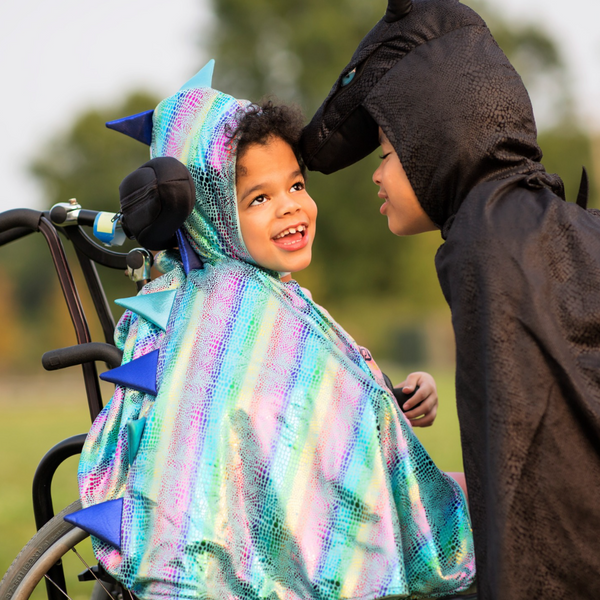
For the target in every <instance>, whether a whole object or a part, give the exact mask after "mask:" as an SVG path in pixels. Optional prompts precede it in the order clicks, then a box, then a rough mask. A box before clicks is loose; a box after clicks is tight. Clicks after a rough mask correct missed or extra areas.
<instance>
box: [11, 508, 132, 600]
mask: <svg viewBox="0 0 600 600" xmlns="http://www.w3.org/2000/svg"><path fill="white" fill-rule="evenodd" d="M80 509H81V502H80V501H79V500H77V501H76V502H73V504H71V505H69V506H67V508H65V509H64V510H63V511H61V512H60V513H59V514H58V515H56V516H55V517H54V518H53V519H52V520H51V521H49V522H48V523H46V525H44V527H42V528H41V529H40V530H39V531H38V532H37V533H36V534H35V535H34V536H33V537H32V538H31V540H30V541H29V542H28V544H27V545H26V546H25V547H24V548H23V550H21V552H20V553H19V555H18V556H17V558H15V560H14V561H13V563H12V565H11V566H10V567H9V569H8V571H7V572H6V574H5V575H4V577H3V579H2V581H1V582H0V600H26V599H27V598H39V599H42V598H47V597H49V596H47V595H46V589H45V585H44V583H42V582H44V581H46V582H48V580H49V579H50V582H49V584H48V585H49V588H50V589H53V593H52V595H53V596H54V597H55V598H57V597H60V598H63V599H70V600H79V599H82V600H83V599H89V598H91V600H111V599H112V600H122V599H124V600H129V593H128V592H125V594H124V593H123V589H122V588H121V586H120V585H119V584H118V583H117V582H116V581H115V580H114V579H112V578H108V577H106V576H104V577H102V576H101V579H99V578H98V577H97V576H96V574H95V573H94V571H95V570H96V569H95V568H93V567H90V566H88V564H89V561H86V559H85V558H84V557H83V555H86V554H87V556H90V555H91V548H89V547H88V548H87V549H84V548H82V547H81V546H82V545H85V544H81V542H84V540H86V539H87V538H88V537H89V534H88V533H87V532H85V531H83V530H82V529H79V527H76V526H75V525H72V524H71V523H67V522H66V521H64V519H63V518H64V516H65V515H67V514H70V513H72V512H75V511H77V510H80ZM78 544H80V546H79V547H78ZM87 546H90V544H89V542H87ZM71 551H72V553H73V554H74V555H76V557H77V559H76V560H73V559H72V558H70V557H69V560H70V561H71V564H70V565H69V567H70V569H71V570H73V568H74V570H75V572H77V571H80V570H83V573H81V574H80V575H79V576H76V575H73V576H72V577H71V578H69V576H68V575H67V578H66V579H67V581H69V584H70V585H69V589H68V590H66V589H63V588H64V587H65V585H64V583H61V582H58V583H57V582H55V581H54V580H52V579H51V578H49V577H48V576H47V572H48V570H49V569H51V568H52V567H53V566H54V565H55V564H57V563H59V562H67V560H66V559H67V555H68V554H70V553H71ZM63 558H64V559H65V560H64V561H63ZM78 579H79V581H85V582H93V585H92V584H91V583H79V582H78V581H77V580H78ZM73 580H74V581H75V582H77V583H78V585H77V589H76V590H73V589H71V587H72V584H71V581H73Z"/></svg>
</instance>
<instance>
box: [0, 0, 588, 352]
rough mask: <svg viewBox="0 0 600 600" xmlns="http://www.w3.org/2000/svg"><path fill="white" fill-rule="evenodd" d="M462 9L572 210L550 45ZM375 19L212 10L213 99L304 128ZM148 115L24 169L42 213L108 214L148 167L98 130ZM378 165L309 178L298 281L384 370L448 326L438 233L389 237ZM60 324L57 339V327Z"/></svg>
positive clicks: (121, 139) (39, 313)
mask: <svg viewBox="0 0 600 600" xmlns="http://www.w3.org/2000/svg"><path fill="white" fill-rule="evenodd" d="M470 3H471V4H473V7H474V8H475V9H476V10H477V11H478V12H480V13H482V14H483V15H484V17H485V18H486V20H487V22H488V24H489V25H490V28H491V30H492V32H493V33H494V34H495V36H496V37H497V39H498V41H499V44H500V45H501V47H502V48H503V49H504V50H505V52H506V53H507V55H508V56H509V58H510V59H511V60H512V61H513V62H515V64H516V66H517V68H518V69H519V71H520V72H521V74H522V76H523V79H524V81H525V83H526V85H527V87H528V89H530V91H531V92H532V95H533V97H534V102H536V101H537V100H536V99H538V98H541V99H542V100H543V99H544V98H545V97H546V96H547V97H549V98H551V100H552V101H551V102H549V103H546V108H547V110H548V111H549V112H550V114H551V115H552V118H551V119H545V120H544V122H546V121H547V122H550V123H552V122H556V123H558V124H557V125H556V126H553V127H552V128H546V129H545V130H544V131H543V133H542V135H541V137H540V144H541V146H542V149H543V151H544V164H545V165H546V167H547V168H548V170H549V171H551V172H558V173H560V174H561V176H562V177H563V179H564V180H565V185H566V189H567V197H568V198H569V199H571V200H574V198H575V196H576V193H577V189H578V185H579V179H580V174H581V164H586V165H589V166H592V165H591V160H590V148H589V142H588V139H587V136H586V135H585V134H584V133H581V132H579V131H577V129H576V128H575V127H574V126H573V118H572V114H571V104H570V100H569V98H568V86H567V85H565V84H564V82H565V79H566V74H565V69H564V65H563V64H562V62H561V60H560V56H559V54H558V52H557V49H556V47H555V45H554V44H553V42H552V40H551V39H550V38H548V36H546V35H545V34H544V33H543V32H542V31H540V30H539V29H536V28H534V27H531V26H522V25H520V24H516V25H515V24H513V23H507V22H506V21H504V20H503V19H502V18H500V17H499V16H498V15H497V14H494V13H493V12H491V11H490V9H489V6H488V5H486V4H482V3H481V2H477V0H472V2H470ZM384 10H385V2H384V1H383V0H382V1H381V2H373V3H371V2H364V1H362V0H330V1H329V2H322V1H320V0H306V1H305V2H302V3H296V4H290V3H289V2H285V1H284V0H257V1H256V2H253V3H248V2H246V0H214V12H215V27H214V29H213V37H212V39H210V40H209V46H210V48H209V50H210V51H211V54H212V55H213V56H215V57H216V59H217V66H216V70H215V83H214V85H215V87H216V88H218V89H223V90H225V91H227V92H228V93H231V94H233V95H235V96H237V97H246V98H249V99H251V100H254V101H257V100H259V99H260V98H261V97H262V96H264V95H267V94H271V93H276V95H277V97H278V98H279V99H280V100H281V101H283V102H290V101H294V102H297V103H299V104H300V105H301V106H302V108H303V109H304V110H305V113H306V114H307V115H311V114H312V113H313V112H314V110H315V109H316V108H317V107H318V106H319V105H320V103H321V102H322V100H323V98H324V97H325V96H326V95H327V94H328V92H329V90H330V88H331V86H332V85H333V83H334V81H335V80H336V78H337V76H338V74H339V73H340V72H341V71H342V69H343V68H344V66H345V65H346V64H347V63H348V61H349V60H350V57H351V56H352V53H353V51H354V49H355V48H356V46H357V45H358V43H359V42H360V40H361V39H362V37H363V36H364V35H365V34H366V33H367V31H368V30H369V29H370V28H371V27H372V26H373V25H374V24H375V23H376V22H377V21H378V20H379V19H380V18H381V16H382V15H383V12H384ZM156 104H157V99H156V98H152V97H150V96H147V95H145V94H143V93H140V94H135V95H133V96H131V97H130V98H128V99H127V100H126V101H125V102H124V103H122V104H121V105H115V106H112V107H107V108H98V109H94V110H91V111H89V112H87V113H85V114H82V115H80V116H79V117H78V118H77V119H76V120H75V121H74V123H73V125H72V127H71V128H69V129H68V130H67V131H65V132H63V133H62V134H60V135H59V136H57V137H56V139H54V140H51V141H49V142H48V143H47V144H46V145H45V146H44V147H43V148H42V150H41V151H40V153H39V155H38V156H37V157H36V158H35V159H34V160H33V162H32V174H33V176H35V177H36V178H37V179H38V181H39V182H40V183H41V184H42V186H43V188H44V190H45V191H46V196H47V204H46V205H47V206H48V207H49V206H51V205H52V204H54V203H55V202H60V201H65V200H67V199H69V198H71V197H77V198H78V200H79V201H80V202H81V203H82V204H83V205H84V206H85V207H89V208H95V209H105V210H111V211H116V210H118V191H117V190H118V185H119V183H120V181H121V180H122V178H123V177H124V176H125V175H127V174H128V173H129V172H131V171H132V170H133V169H135V168H136V167H138V166H139V165H140V164H142V163H143V162H145V161H146V160H147V159H148V149H147V148H146V147H145V146H144V145H142V144H140V143H139V142H136V141H135V140H132V139H130V138H127V137H125V136H123V135H120V134H117V133H115V132H113V131H109V130H107V129H105V127H104V122H105V121H107V120H110V119H114V118H118V117H121V116H125V115H129V114H134V113H136V112H140V111H142V110H146V109H148V108H152V107H154V106H155V105H156ZM542 104H543V102H542ZM542 112H543V111H542ZM377 162H378V161H377V158H376V156H374V155H373V156H370V157H367V159H365V160H364V161H361V162H360V163H359V164H356V165H354V166H352V167H350V168H348V169H344V170H343V171H341V172H338V173H335V174H333V175H330V176H323V175H321V174H319V173H311V174H310V176H309V181H308V186H309V192H310V193H311V194H312V196H313V197H314V198H315V200H316V202H317V204H318V206H319V219H318V224H319V226H318V234H317V238H316V242H315V249H314V250H315V252H314V256H315V259H314V261H313V264H312V265H311V267H310V268H309V269H308V270H307V271H306V272H305V273H302V274H300V275H299V277H298V279H299V280H300V282H301V283H303V284H304V285H306V286H307V287H309V288H310V289H311V290H312V291H313V294H314V297H315V299H316V300H317V301H318V302H321V303H323V304H324V305H325V306H327V308H328V309H329V310H330V311H331V312H332V313H333V315H334V316H335V317H337V318H339V319H341V320H342V323H343V324H344V325H345V326H346V327H348V329H349V330H350V331H351V332H352V333H355V335H356V336H357V337H359V339H360V340H361V342H363V343H365V344H367V345H369V344H370V345H371V346H372V350H373V351H374V352H375V354H376V355H377V356H383V357H384V358H386V357H387V358H390V359H393V358H394V356H395V350H394V348H395V346H396V345H397V343H396V342H395V341H394V340H395V339H397V338H398V335H399V334H398V332H399V331H400V330H404V329H406V328H407V327H411V326H412V327H414V328H420V329H423V328H424V327H425V326H426V324H427V323H428V322H432V321H434V320H435V319H437V318H438V317H439V316H440V315H443V316H444V317H445V318H446V317H447V312H446V311H447V309H446V307H445V302H444V299H443V297H442V294H441V292H440V290H439V285H438V283H437V277H436V274H435V269H434V266H433V257H434V254H435V251H436V249H437V247H438V246H439V244H440V243H441V241H442V240H441V238H440V236H439V234H437V233H433V234H427V235H421V236H416V237H413V238H396V237H394V236H393V235H391V234H390V233H389V231H388V229H387V223H386V219H385V218H384V217H382V216H381V215H380V214H379V211H378V208H379V204H380V201H379V199H378V197H377V188H376V186H375V185H374V184H373V183H372V181H371V177H372V173H373V171H374V170H375V168H376V166H377ZM17 243H18V244H19V253H18V254H13V256H14V258H13V257H11V262H9V263H7V262H6V255H5V254H3V253H0V261H4V263H3V264H0V268H3V269H4V271H5V272H6V273H7V275H8V276H9V277H11V278H14V279H15V280H16V284H15V285H14V286H13V288H14V298H13V301H11V302H9V303H7V306H10V309H11V310H12V312H13V313H17V314H16V316H15V319H16V321H21V324H22V329H23V333H22V334H21V335H19V336H17V337H20V338H21V339H24V340H26V341H27V345H28V346H30V347H31V348H36V350H35V355H37V354H39V352H38V350H41V351H43V350H44V349H48V346H50V345H52V344H53V343H52V342H51V341H50V333H51V330H52V328H53V324H52V322H49V321H47V320H44V319H43V316H44V315H47V314H48V312H47V311H48V310H50V308H52V307H56V306H57V305H58V301H59V300H60V298H59V295H58V294H57V293H56V288H55V287H54V284H53V281H54V273H53V270H52V268H51V266H50V263H49V260H48V258H47V256H46V253H47V251H46V250H45V248H44V243H43V241H42V240H39V239H38V240H29V239H28V240H27V241H21V242H17ZM15 247H16V246H15ZM103 276H104V277H105V281H106V285H107V288H108V295H109V297H113V298H114V297H117V296H123V295H129V294H130V293H131V289H130V287H129V285H130V284H129V282H128V281H127V280H126V278H124V277H123V276H122V275H121V274H119V273H112V272H106V273H103ZM54 310H56V308H55V309H54ZM61 310H62V309H61ZM61 314H62V313H61ZM61 319H62V321H61V322H65V323H66V325H65V328H66V329H68V327H69V325H68V319H67V318H66V317H65V316H64V315H63V316H62V317H61ZM13 337H14V334H13ZM450 347H451V344H450ZM0 352H1V349H0ZM448 353H449V355H451V349H449V350H448ZM17 359H18V352H15V353H12V354H11V356H10V360H11V361H13V362H14V361H16V360H17ZM35 360H37V356H36V358H35Z"/></svg>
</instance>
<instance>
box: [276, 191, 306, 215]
mask: <svg viewBox="0 0 600 600" xmlns="http://www.w3.org/2000/svg"><path fill="white" fill-rule="evenodd" d="M301 208H302V205H301V204H300V203H299V202H298V201H297V200H296V199H295V198H294V196H293V195H290V194H286V195H285V196H284V197H283V198H282V200H281V202H280V203H279V210H278V213H279V215H280V216H285V215H290V214H293V213H295V212H298V211H299V210H300V209H301Z"/></svg>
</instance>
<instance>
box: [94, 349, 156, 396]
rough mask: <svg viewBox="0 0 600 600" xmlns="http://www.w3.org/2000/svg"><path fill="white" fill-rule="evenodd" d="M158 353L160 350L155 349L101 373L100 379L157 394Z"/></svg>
mask: <svg viewBox="0 0 600 600" xmlns="http://www.w3.org/2000/svg"><path fill="white" fill-rule="evenodd" d="M158 353H159V350H153V351H152V352H150V353H148V354H145V355H144V356H140V357H139V358H136V359H135V360H132V361H131V362H128V363H125V364H124V365H121V366H120V367H117V368H116V369H111V370H110V371H106V372H105V373H102V375H100V379H103V380H104V381H110V382H112V383H117V384H118V385H122V386H125V387H128V388H132V389H134V390H138V391H140V392H146V393H147V394H152V395H153V396H156V394H157V389H156V368H157V367H158Z"/></svg>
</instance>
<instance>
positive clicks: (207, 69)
mask: <svg viewBox="0 0 600 600" xmlns="http://www.w3.org/2000/svg"><path fill="white" fill-rule="evenodd" d="M214 70H215V59H214V58H211V59H210V60H209V61H208V62H207V63H206V64H205V65H204V66H203V67H202V68H201V69H200V70H199V71H198V72H197V73H196V74H195V75H194V76H193V77H192V78H191V79H190V80H189V81H188V82H187V83H184V84H183V85H182V86H181V88H180V89H179V91H180V92H183V91H184V90H189V89H190V88H202V87H207V88H209V87H212V78H213V72H214Z"/></svg>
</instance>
